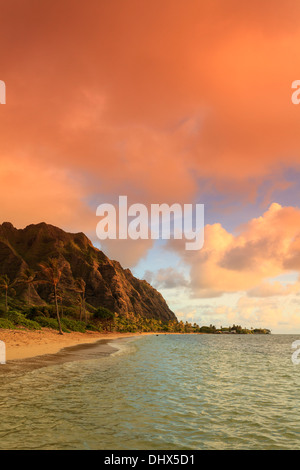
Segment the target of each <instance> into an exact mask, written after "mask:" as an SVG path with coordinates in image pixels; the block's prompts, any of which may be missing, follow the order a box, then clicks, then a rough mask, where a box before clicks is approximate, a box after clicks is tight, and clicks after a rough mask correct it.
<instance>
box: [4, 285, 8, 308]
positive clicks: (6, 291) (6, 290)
mask: <svg viewBox="0 0 300 470" xmlns="http://www.w3.org/2000/svg"><path fill="white" fill-rule="evenodd" d="M7 293H8V289H5V313H7V312H8V302H7Z"/></svg>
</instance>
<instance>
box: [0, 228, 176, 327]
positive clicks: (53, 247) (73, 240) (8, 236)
mask: <svg viewBox="0 0 300 470" xmlns="http://www.w3.org/2000/svg"><path fill="white" fill-rule="evenodd" d="M53 257H55V258H59V259H60V260H61V261H62V262H64V263H65V267H64V269H63V273H62V278H61V288H62V289H63V291H64V301H65V302H66V304H69V305H72V304H74V302H75V299H76V293H75V292H74V285H75V280H76V279H77V278H82V279H84V281H85V283H86V302H87V303H88V304H90V305H92V306H94V307H98V306H103V307H106V308H108V309H110V310H111V311H113V312H118V313H123V312H133V313H135V314H140V315H142V316H144V317H147V318H156V319H161V320H163V321H168V320H176V317H175V315H174V313H173V312H172V311H171V310H170V309H169V307H168V306H167V304H166V302H165V300H164V299H163V297H162V295H161V294H160V293H159V292H158V291H156V290H155V289H154V288H153V287H152V286H150V284H148V283H147V282H146V281H141V280H139V279H137V278H135V277H134V276H133V275H132V273H131V271H130V270H129V269H123V268H122V266H121V265H120V264H119V263H118V262H117V261H112V260H110V259H109V258H107V256H105V254H104V253H103V252H102V251H100V250H98V249H97V248H95V247H94V246H93V245H92V243H91V242H90V240H89V239H88V238H87V237H86V236H85V235H84V234H83V233H76V234H73V233H67V232H64V231H63V230H61V229H59V228H57V227H54V226H52V225H48V224H46V223H40V224H37V225H29V226H27V227H26V228H24V229H20V230H18V229H16V228H15V227H13V225H12V224H11V223H9V222H4V223H3V224H2V225H0V274H7V275H8V277H9V278H10V280H14V279H16V278H17V277H20V276H21V275H22V274H23V273H24V272H25V271H26V269H28V268H29V269H31V270H33V271H35V272H36V273H37V274H36V278H37V279H42V273H41V272H40V268H39V263H41V262H42V261H47V260H48V259H49V258H53ZM17 294H18V296H20V297H23V298H24V299H25V298H26V295H27V290H26V287H25V286H24V285H23V286H22V285H20V286H18V287H17ZM50 295H51V289H50V287H49V286H48V285H47V284H35V285H33V286H32V287H31V289H30V297H31V302H32V303H34V304H36V305H38V304H43V303H45V302H49V297H50Z"/></svg>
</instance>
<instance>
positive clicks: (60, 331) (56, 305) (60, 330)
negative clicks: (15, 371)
mask: <svg viewBox="0 0 300 470" xmlns="http://www.w3.org/2000/svg"><path fill="white" fill-rule="evenodd" d="M54 298H55V308H56V316H57V322H58V328H59V334H60V335H62V334H63V332H62V329H61V322H60V316H59V310H58V302H57V292H56V285H55V284H54Z"/></svg>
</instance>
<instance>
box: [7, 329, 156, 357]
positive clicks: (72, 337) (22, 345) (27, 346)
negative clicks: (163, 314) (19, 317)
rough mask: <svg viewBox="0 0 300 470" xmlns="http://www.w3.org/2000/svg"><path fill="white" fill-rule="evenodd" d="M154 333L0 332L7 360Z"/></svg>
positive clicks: (49, 330) (45, 330)
mask: <svg viewBox="0 0 300 470" xmlns="http://www.w3.org/2000/svg"><path fill="white" fill-rule="evenodd" d="M142 334H153V333H98V332H94V331H90V332H87V333H77V332H71V333H64V334H63V335H59V334H58V332H57V331H55V330H51V329H48V328H43V329H42V330H34V331H31V330H0V340H1V341H4V342H5V344H6V360H7V361H10V360H18V359H27V358H32V357H36V356H42V355H46V354H56V353H58V352H59V351H60V350H61V349H63V348H67V347H72V346H78V345H83V344H91V343H96V342H99V341H100V340H106V341H109V340H114V339H118V338H128V337H131V336H140V335H142Z"/></svg>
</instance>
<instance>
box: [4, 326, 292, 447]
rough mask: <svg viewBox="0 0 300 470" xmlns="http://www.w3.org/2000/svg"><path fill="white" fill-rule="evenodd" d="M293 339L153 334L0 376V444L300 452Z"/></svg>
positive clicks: (290, 337)
mask: <svg viewBox="0 0 300 470" xmlns="http://www.w3.org/2000/svg"><path fill="white" fill-rule="evenodd" d="M297 339H300V337H299V335H268V336H265V335H262V336H260V335H259V336H254V335H245V336H243V335H241V336H240V335H230V336H229V335H159V336H156V335H153V336H152V335H151V336H143V337H139V338H137V339H136V338H132V339H130V340H129V341H123V340H121V341H119V342H116V343H112V345H116V346H118V348H119V349H118V351H117V352H116V353H114V354H113V355H112V356H109V357H102V358H93V359H89V360H84V361H76V362H68V363H64V364H59V365H51V366H49V367H43V368H39V369H35V370H31V371H28V372H26V373H21V374H20V373H18V374H8V375H7V376H5V375H2V376H1V387H0V449H105V450H110V449H119V450H124V449H131V450H132V449H134V450H138V449H147V450H157V449H167V450H175V449H176V450H181V449H182V450H187V449H189V450H195V449H299V448H300V365H295V364H293V363H292V361H291V355H292V352H293V349H292V348H291V344H292V342H293V341H295V340H297ZM1 367H5V366H1Z"/></svg>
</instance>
